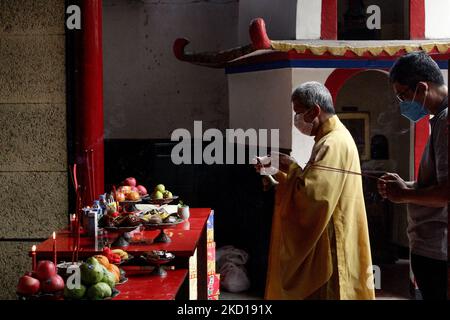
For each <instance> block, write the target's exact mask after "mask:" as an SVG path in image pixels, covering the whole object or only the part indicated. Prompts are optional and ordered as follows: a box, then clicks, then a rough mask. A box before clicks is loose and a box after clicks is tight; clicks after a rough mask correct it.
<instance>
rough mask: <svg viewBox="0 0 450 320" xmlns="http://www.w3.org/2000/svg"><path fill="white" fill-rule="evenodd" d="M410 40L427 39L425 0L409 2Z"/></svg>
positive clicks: (411, 0) (410, 0)
mask: <svg viewBox="0 0 450 320" xmlns="http://www.w3.org/2000/svg"><path fill="white" fill-rule="evenodd" d="M409 38H410V39H411V40H420V39H425V0H409Z"/></svg>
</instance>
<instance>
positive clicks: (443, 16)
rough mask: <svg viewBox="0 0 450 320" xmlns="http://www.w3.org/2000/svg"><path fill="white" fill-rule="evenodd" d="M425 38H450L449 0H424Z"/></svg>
mask: <svg viewBox="0 0 450 320" xmlns="http://www.w3.org/2000/svg"><path fill="white" fill-rule="evenodd" d="M425 38H426V39H442V38H450V0H425Z"/></svg>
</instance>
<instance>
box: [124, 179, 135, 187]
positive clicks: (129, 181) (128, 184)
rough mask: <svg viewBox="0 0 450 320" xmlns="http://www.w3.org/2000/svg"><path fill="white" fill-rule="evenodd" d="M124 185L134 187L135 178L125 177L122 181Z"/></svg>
mask: <svg viewBox="0 0 450 320" xmlns="http://www.w3.org/2000/svg"><path fill="white" fill-rule="evenodd" d="M123 185H124V186H130V187H136V179H135V178H133V177H129V178H126V179H125V181H124V182H123Z"/></svg>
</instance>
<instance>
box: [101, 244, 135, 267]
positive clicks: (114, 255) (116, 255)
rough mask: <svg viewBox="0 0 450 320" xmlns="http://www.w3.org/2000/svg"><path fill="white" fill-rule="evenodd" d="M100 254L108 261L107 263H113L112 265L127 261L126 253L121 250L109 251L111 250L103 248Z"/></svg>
mask: <svg viewBox="0 0 450 320" xmlns="http://www.w3.org/2000/svg"><path fill="white" fill-rule="evenodd" d="M102 253H103V256H105V257H106V258H107V259H108V261H109V263H113V264H119V263H121V262H123V261H126V260H128V259H129V255H128V253H127V252H126V251H124V250H122V249H114V250H111V248H109V247H105V248H103V252H102ZM96 257H98V256H96Z"/></svg>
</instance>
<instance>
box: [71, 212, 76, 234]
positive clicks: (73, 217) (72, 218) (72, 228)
mask: <svg viewBox="0 0 450 320" xmlns="http://www.w3.org/2000/svg"><path fill="white" fill-rule="evenodd" d="M76 224H77V216H76V214H75V213H74V214H72V215H71V216H70V232H71V233H75V228H76Z"/></svg>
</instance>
